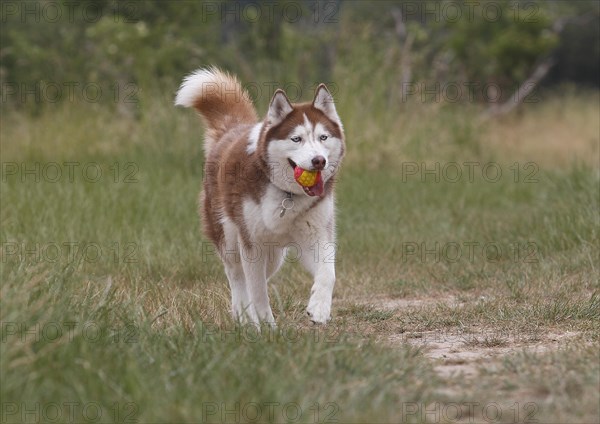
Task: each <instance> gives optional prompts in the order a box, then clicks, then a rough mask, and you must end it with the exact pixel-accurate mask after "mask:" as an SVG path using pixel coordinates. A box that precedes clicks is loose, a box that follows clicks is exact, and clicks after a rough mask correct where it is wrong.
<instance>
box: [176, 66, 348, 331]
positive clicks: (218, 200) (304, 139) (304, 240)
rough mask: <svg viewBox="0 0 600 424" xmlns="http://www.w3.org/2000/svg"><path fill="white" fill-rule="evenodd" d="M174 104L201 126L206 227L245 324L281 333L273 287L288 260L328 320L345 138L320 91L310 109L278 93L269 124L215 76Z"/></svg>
mask: <svg viewBox="0 0 600 424" xmlns="http://www.w3.org/2000/svg"><path fill="white" fill-rule="evenodd" d="M175 104H176V105H180V106H185V107H193V108H195V109H196V110H197V111H198V112H199V114H200V116H201V117H202V118H203V119H204V122H205V126H206V132H205V140H204V150H205V166H204V186H203V189H202V192H201V193H200V203H201V216H202V226H203V231H204V233H205V235H206V236H207V237H208V238H209V239H210V240H211V241H212V243H214V246H215V248H216V249H215V250H216V251H217V252H218V254H219V256H220V258H221V260H222V262H223V265H224V267H225V273H226V274H227V278H228V279H229V286H230V288H231V302H232V314H233V317H234V319H236V320H238V321H240V322H250V323H255V324H260V323H267V324H269V325H275V319H274V317H273V312H272V311H271V306H270V304H269V296H268V291H267V281H268V280H269V278H270V277H271V276H272V275H273V274H275V272H277V270H278V269H279V267H280V266H281V264H282V263H283V261H284V258H285V257H286V251H288V253H287V255H288V258H292V257H293V258H295V259H297V260H298V261H299V262H300V263H302V265H303V266H304V267H305V268H306V269H307V270H308V271H309V272H310V273H311V275H312V276H313V277H314V283H313V286H312V289H311V295H310V300H309V302H308V306H307V309H306V310H307V312H308V315H309V316H310V319H311V320H312V321H313V322H315V323H327V322H328V321H329V320H330V318H331V299H332V294H333V287H334V284H335V210H334V193H333V188H334V177H335V175H336V172H337V171H338V168H339V166H340V162H341V160H342V157H343V156H344V132H343V128H342V122H341V121H340V118H339V116H338V114H337V111H336V108H335V105H334V102H333V97H332V96H331V94H330V92H329V91H328V89H327V87H326V86H325V85H324V84H321V85H319V86H318V88H317V89H316V92H315V96H314V100H313V101H312V102H310V103H294V104H292V103H291V102H290V100H289V99H288V97H287V95H286V94H285V92H284V91H282V90H277V91H276V92H275V94H274V95H273V97H272V99H271V102H270V104H269V110H268V112H267V114H266V117H265V118H264V119H263V120H259V118H258V115H257V113H256V110H255V109H254V106H253V104H252V101H251V99H250V97H249V95H248V93H247V92H246V91H245V90H244V89H243V88H242V86H241V85H240V83H239V82H238V80H237V79H236V78H235V77H234V76H231V75H229V74H227V73H225V72H223V71H221V70H219V69H217V68H214V67H211V68H205V69H199V70H197V71H196V72H194V73H192V74H191V75H189V76H187V77H186V78H185V79H184V80H183V82H182V84H181V87H180V89H179V91H178V93H177V97H176V99H175Z"/></svg>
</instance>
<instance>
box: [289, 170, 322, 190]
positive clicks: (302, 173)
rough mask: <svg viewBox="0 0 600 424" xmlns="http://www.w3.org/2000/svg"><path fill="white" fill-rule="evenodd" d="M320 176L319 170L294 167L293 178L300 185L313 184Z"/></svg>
mask: <svg viewBox="0 0 600 424" xmlns="http://www.w3.org/2000/svg"><path fill="white" fill-rule="evenodd" d="M319 176H320V171H307V170H306V169H302V168H300V167H299V166H297V167H296V169H294V178H295V179H296V181H297V182H298V184H300V185H301V186H302V187H312V186H314V185H315V184H316V183H317V181H318V178H319Z"/></svg>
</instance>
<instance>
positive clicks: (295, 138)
mask: <svg viewBox="0 0 600 424" xmlns="http://www.w3.org/2000/svg"><path fill="white" fill-rule="evenodd" d="M291 140H292V141H293V142H294V143H298V142H299V141H302V137H299V136H296V137H292V139H291Z"/></svg>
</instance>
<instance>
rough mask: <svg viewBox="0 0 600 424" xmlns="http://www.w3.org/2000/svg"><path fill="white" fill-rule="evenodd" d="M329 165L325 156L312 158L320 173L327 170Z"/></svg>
mask: <svg viewBox="0 0 600 424" xmlns="http://www.w3.org/2000/svg"><path fill="white" fill-rule="evenodd" d="M326 164H327V159H325V158H324V157H323V156H315V157H314V158H312V165H313V166H314V168H315V169H316V170H318V171H320V170H322V169H325V165H326Z"/></svg>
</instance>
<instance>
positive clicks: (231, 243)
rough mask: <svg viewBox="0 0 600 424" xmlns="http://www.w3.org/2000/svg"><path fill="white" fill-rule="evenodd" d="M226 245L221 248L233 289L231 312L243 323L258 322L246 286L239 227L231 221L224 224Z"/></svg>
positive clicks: (230, 286) (226, 272)
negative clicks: (239, 242)
mask: <svg viewBox="0 0 600 424" xmlns="http://www.w3.org/2000/svg"><path fill="white" fill-rule="evenodd" d="M223 233H224V245H223V247H222V249H221V259H222V260H223V265H224V266H225V274H226V275H227V279H228V280H229V288H230V289H231V312H232V316H233V319H234V320H236V321H239V322H241V323H246V322H257V321H258V317H257V316H256V312H255V311H254V307H253V306H252V302H251V299H250V296H249V295H248V290H247V287H246V278H245V276H244V268H243V266H242V260H243V256H242V255H241V253H242V252H240V245H239V244H238V241H237V240H238V234H239V232H238V229H237V227H236V226H235V224H233V223H232V222H230V221H226V222H225V223H224V225H223Z"/></svg>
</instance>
